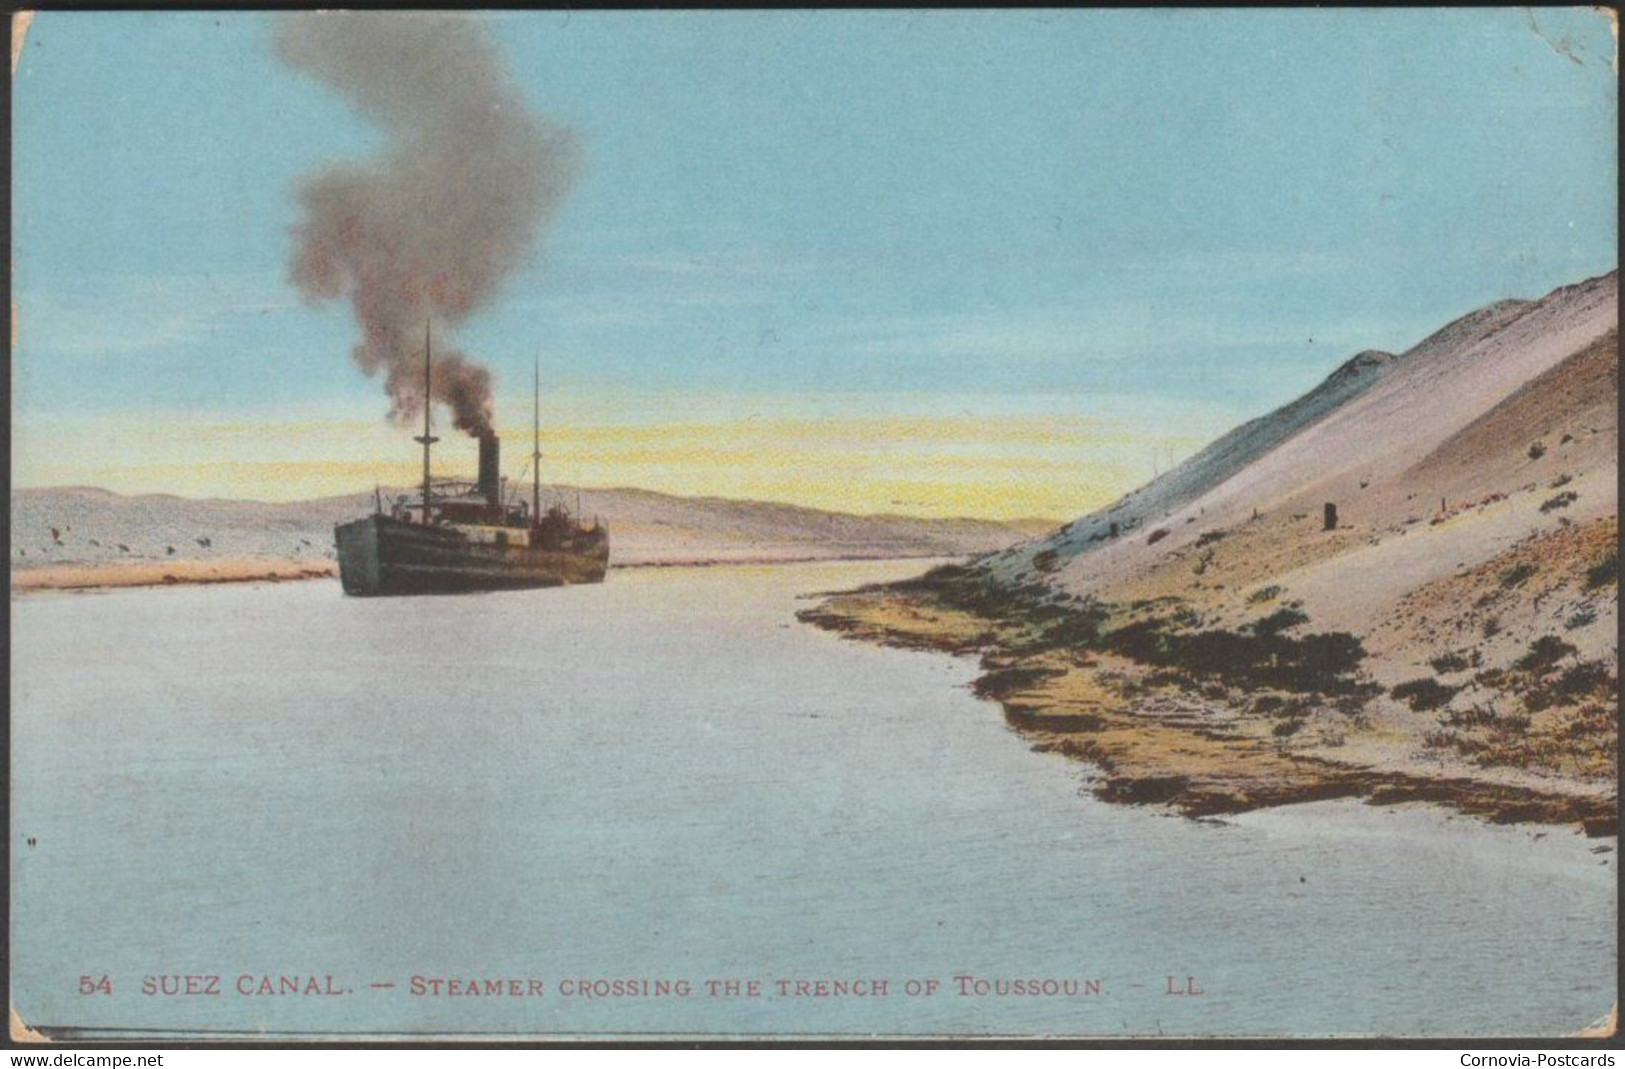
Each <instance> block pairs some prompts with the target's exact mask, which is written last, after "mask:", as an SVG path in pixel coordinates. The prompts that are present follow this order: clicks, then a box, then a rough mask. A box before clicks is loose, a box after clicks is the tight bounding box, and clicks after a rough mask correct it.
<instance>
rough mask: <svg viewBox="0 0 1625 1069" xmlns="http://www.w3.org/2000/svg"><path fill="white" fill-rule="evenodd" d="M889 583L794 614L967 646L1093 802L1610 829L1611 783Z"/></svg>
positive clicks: (921, 645) (883, 639)
mask: <svg viewBox="0 0 1625 1069" xmlns="http://www.w3.org/2000/svg"><path fill="white" fill-rule="evenodd" d="M899 587H900V588H899ZM899 587H892V588H883V589H876V590H865V591H859V592H854V593H850V594H839V595H835V596H832V597H829V598H827V599H825V600H824V601H823V602H821V603H820V604H819V605H817V606H815V607H813V608H810V609H806V610H803V611H802V612H801V613H800V614H799V615H800V617H801V619H803V620H804V621H806V622H808V623H812V624H815V625H817V626H819V627H822V628H825V629H828V630H832V631H836V632H839V633H842V634H843V635H845V636H847V637H849V638H853V639H858V640H863V641H870V642H877V643H881V644H884V645H891V646H898V647H905V648H913V649H931V650H940V651H944V652H949V653H954V654H960V655H977V656H979V657H980V658H981V664H982V667H983V668H984V669H985V674H984V675H983V676H982V677H981V678H980V679H979V680H978V681H977V682H976V684H975V689H976V691H977V693H978V694H979V695H980V696H982V697H985V698H989V699H992V700H995V701H998V702H999V703H1000V704H1001V705H1002V706H1003V708H1004V711H1005V717H1006V719H1007V721H1008V722H1009V723H1010V725H1011V726H1012V727H1013V728H1015V729H1016V730H1017V731H1019V732H1021V733H1022V734H1023V735H1024V736H1026V737H1028V738H1030V739H1031V740H1032V741H1033V742H1034V744H1035V746H1036V747H1037V748H1039V749H1041V750H1046V751H1051V752H1055V753H1062V754H1066V755H1068V756H1070V757H1074V758H1077V759H1079V760H1082V761H1086V762H1088V763H1090V764H1092V765H1094V766H1095V767H1096V768H1098V769H1099V770H1100V775H1099V776H1098V777H1097V778H1096V779H1095V780H1094V782H1093V784H1092V787H1093V791H1094V793H1095V794H1096V796H1098V797H1099V798H1101V799H1103V800H1106V801H1111V802H1128V803H1138V804H1156V805H1166V806H1168V807H1170V808H1172V809H1174V810H1176V811H1178V812H1181V813H1184V814H1186V815H1188V816H1193V817H1199V816H1209V815H1215V814H1223V813H1236V812H1243V811H1246V810H1250V809H1258V808H1263V807H1266V806H1275V805H1285V804H1290V803H1294V802H1306V801H1316V800H1322V799H1329V798H1339V797H1358V798H1363V799H1365V800H1366V801H1368V802H1370V803H1372V804H1394V803H1399V802H1433V803H1439V804H1443V805H1447V806H1451V807H1453V808H1456V809H1459V810H1461V811H1463V812H1467V813H1471V814H1474V815H1477V816H1481V817H1484V818H1486V819H1488V820H1491V821H1494V822H1497V823H1510V822H1520V821H1532V822H1538V823H1579V824H1582V825H1583V826H1584V827H1585V829H1586V831H1587V832H1588V833H1590V834H1593V835H1608V834H1615V833H1616V830H1617V823H1618V806H1617V800H1616V797H1615V793H1614V790H1613V785H1612V783H1611V782H1603V781H1600V780H1596V781H1588V780H1583V779H1579V778H1565V777H1557V776H1548V775H1537V774H1535V773H1533V772H1531V771H1529V770H1525V769H1506V768H1494V769H1481V768H1477V767H1474V766H1472V765H1469V764H1467V763H1465V762H1454V763H1452V762H1450V761H1447V760H1444V759H1441V758H1439V757H1438V756H1436V755H1433V754H1429V753H1427V752H1426V751H1425V750H1423V749H1422V748H1420V747H1418V746H1416V745H1413V743H1414V740H1411V739H1408V738H1406V737H1404V736H1403V735H1402V734H1401V733H1399V732H1396V730H1395V729H1394V726H1393V725H1392V724H1388V723H1384V722H1380V721H1374V720H1369V719H1367V718H1365V717H1363V716H1361V715H1351V714H1349V713H1348V712H1346V711H1339V710H1338V709H1336V708H1335V705H1336V702H1335V700H1328V699H1318V700H1317V704H1323V705H1325V706H1327V708H1325V709H1324V710H1322V711H1319V712H1316V713H1314V714H1311V715H1309V716H1308V717H1307V718H1305V719H1302V720H1299V721H1294V724H1295V726H1294V727H1293V729H1292V732H1291V733H1290V734H1288V735H1283V734H1282V733H1281V730H1280V726H1281V724H1283V723H1286V722H1287V721H1283V720H1282V719H1280V718H1279V716H1270V715H1262V714H1260V713H1259V712H1257V709H1258V702H1257V700H1256V696H1255V697H1254V698H1253V699H1252V700H1251V701H1250V702H1249V701H1248V700H1246V699H1244V698H1243V696H1242V695H1239V694H1237V693H1236V692H1235V691H1233V690H1227V688H1225V687H1224V686H1222V685H1218V684H1215V683H1207V684H1203V685H1201V686H1197V687H1192V686H1190V685H1189V683H1188V682H1180V683H1174V682H1170V681H1168V680H1167V679H1166V678H1165V677H1166V673H1160V674H1159V673H1158V672H1157V671H1156V670H1154V669H1153V668H1151V667H1150V666H1148V665H1146V664H1143V663H1141V662H1138V661H1136V660H1134V659H1131V658H1128V657H1123V656H1118V655H1116V654H1114V653H1111V652H1102V651H1100V650H1098V649H1084V648H1082V646H1081V645H1078V644H1073V645H1067V646H1056V645H1043V644H1034V643H1032V642H1031V641H1030V632H1028V631H1025V630H1024V626H1025V622H1023V621H1018V620H1014V619H1011V618H1009V617H1006V616H1001V615H1000V614H998V613H979V612H976V611H974V610H967V609H966V608H963V607H960V606H957V605H955V604H952V603H950V600H949V599H945V598H943V597H941V596H938V595H936V594H934V593H933V592H932V591H931V590H930V589H929V585H928V584H900V585H899ZM1344 754H1347V755H1348V756H1347V757H1344V756H1343V755H1344Z"/></svg>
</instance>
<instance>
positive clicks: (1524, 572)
mask: <svg viewBox="0 0 1625 1069" xmlns="http://www.w3.org/2000/svg"><path fill="white" fill-rule="evenodd" d="M1539 570H1540V569H1538V568H1536V567H1535V566H1534V565H1533V564H1530V563H1528V562H1527V561H1526V562H1524V563H1522V564H1514V565H1513V566H1512V567H1510V568H1507V569H1504V570H1503V571H1502V572H1501V574H1500V575H1498V576H1496V579H1497V580H1499V581H1500V583H1501V585H1502V586H1503V587H1509V588H1510V587H1515V586H1521V585H1522V584H1523V582H1524V580H1526V579H1528V578H1529V577H1530V576H1532V575H1534V574H1535V573H1536V572H1537V571H1539Z"/></svg>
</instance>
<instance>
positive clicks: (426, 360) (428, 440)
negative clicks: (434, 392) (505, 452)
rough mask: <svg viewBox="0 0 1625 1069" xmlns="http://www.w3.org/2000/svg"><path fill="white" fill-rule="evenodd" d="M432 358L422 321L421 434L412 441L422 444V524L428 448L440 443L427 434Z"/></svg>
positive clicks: (426, 498)
mask: <svg viewBox="0 0 1625 1069" xmlns="http://www.w3.org/2000/svg"><path fill="white" fill-rule="evenodd" d="M431 360H432V358H431V357H430V355H429V320H427V319H426V320H424V321H423V434H422V436H421V437H418V438H414V439H412V440H413V441H414V442H422V443H423V522H424V523H425V524H427V523H428V522H429V447H430V446H431V445H434V443H436V442H438V441H440V439H438V438H436V437H435V436H434V435H432V434H430V433H429V416H430V413H429V391H430V384H431V379H430V375H429V367H430V363H431Z"/></svg>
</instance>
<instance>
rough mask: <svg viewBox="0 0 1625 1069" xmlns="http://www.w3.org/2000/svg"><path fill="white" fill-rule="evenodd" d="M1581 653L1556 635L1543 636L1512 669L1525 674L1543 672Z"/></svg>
mask: <svg viewBox="0 0 1625 1069" xmlns="http://www.w3.org/2000/svg"><path fill="white" fill-rule="evenodd" d="M1579 652H1580V651H1579V649H1578V648H1577V647H1575V646H1574V645H1572V644H1571V643H1568V642H1564V641H1563V640H1562V639H1560V638H1558V637H1557V636H1556V635H1542V636H1540V637H1539V638H1537V639H1535V641H1533V642H1531V643H1530V644H1529V651H1528V652H1527V653H1525V654H1524V655H1523V656H1522V657H1519V658H1518V659H1517V660H1516V661H1513V662H1512V667H1514V668H1516V669H1518V670H1519V671H1523V672H1542V671H1545V670H1546V669H1548V668H1550V667H1552V666H1553V665H1555V664H1556V663H1557V662H1558V661H1561V660H1562V659H1563V658H1565V657H1568V656H1570V655H1571V654H1575V653H1579Z"/></svg>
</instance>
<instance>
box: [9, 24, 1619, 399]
mask: <svg viewBox="0 0 1625 1069" xmlns="http://www.w3.org/2000/svg"><path fill="white" fill-rule="evenodd" d="M1532 18H1533V19H1534V20H1538V23H1532ZM490 22H491V28H492V31H493V33H494V34H495V36H496V37H497V39H498V41H499V42H500V44H501V46H502V47H503V48H504V50H505V51H506V52H507V53H508V54H509V56H510V57H511V60H512V64H513V67H514V69H515V71H516V72H517V74H518V76H519V78H520V80H521V82H522V83H523V85H524V86H525V88H526V91H527V93H528V95H529V97H530V99H531V101H532V102H533V103H534V104H535V105H536V106H537V107H538V108H539V109H540V110H542V111H544V112H545V113H547V114H549V115H551V116H553V117H554V118H555V119H557V120H559V121H561V122H563V123H565V124H567V125H569V126H571V127H573V128H574V129H575V130H576V131H577V132H578V134H579V135H580V138H581V141H582V144H583V147H584V150H585V165H584V167H583V169H582V173H581V179H580V182H579V184H578V186H577V188H576V189H575V191H574V192H573V194H572V195H571V196H570V198H569V200H568V201H567V202H566V204H565V205H564V208H563V210H562V211H561V213H560V215H559V217H558V218H557V220H556V223H555V225H554V226H553V228H552V230H551V232H550V233H549V234H548V236H547V238H546V240H545V242H544V247H543V249H542V252H541V254H540V255H539V256H538V257H537V259H536V261H535V262H534V263H533V264H532V265H531V266H530V267H528V268H527V269H526V270H525V271H524V272H523V273H522V274H521V275H520V276H519V277H517V278H516V279H514V281H513V282H512V284H511V285H510V287H509V288H508V290H507V292H506V294H505V296H504V297H503V299H502V300H500V301H499V302H498V304H497V305H496V306H495V307H494V308H492V309H491V311H490V312H489V313H488V314H486V315H484V316H483V317H482V318H481V319H479V320H478V321H477V322H475V323H474V324H472V325H471V326H470V327H469V329H467V330H466V331H465V332H464V339H465V340H466V341H467V343H468V345H469V348H470V349H471V351H472V352H473V353H475V354H476V355H479V356H481V357H483V358H485V359H486V360H487V362H488V363H489V364H491V365H492V366H493V367H494V368H495V369H496V370H497V372H498V374H499V375H505V376H506V378H507V380H508V381H509V383H510V384H512V385H513V387H514V388H515V389H519V390H520V391H521V392H522V391H523V388H524V386H525V385H526V384H527V382H526V380H528V369H529V364H530V360H531V357H532V354H533V353H537V352H539V353H540V354H541V356H542V359H543V363H544V368H545V369H546V373H547V376H548V380H549V382H550V383H552V384H554V385H555V387H556V388H559V389H563V390H565V391H570V390H578V391H598V392H599V393H605V392H607V393H609V394H611V395H612V394H613V393H614V391H616V390H621V389H637V390H645V391H646V390H651V389H653V390H670V391H674V392H676V393H683V392H691V393H696V394H707V393H709V394H717V395H733V394H740V393H743V394H749V393H752V392H772V393H778V394H796V393H807V394H818V393H822V392H825V391H831V392H834V391H840V392H842V393H846V394H855V395H856V396H857V398H858V399H857V400H854V401H852V402H851V403H853V404H857V405H861V404H862V403H863V402H862V401H861V396H862V395H864V394H874V395H880V394H888V393H892V394H895V393H908V394H919V393H924V394H932V393H938V392H940V393H942V394H944V395H953V396H954V397H956V398H963V397H965V396H967V395H969V396H985V397H995V396H1004V395H1027V396H1031V395H1036V394H1043V395H1046V396H1048V397H1051V398H1054V397H1064V396H1077V397H1079V398H1080V399H1083V400H1080V404H1086V403H1098V402H1099V399H1100V398H1104V397H1110V398H1113V399H1114V400H1113V402H1112V403H1113V405H1114V406H1117V407H1118V408H1119V411H1121V406H1123V405H1128V406H1132V405H1133V404H1134V403H1135V399H1137V398H1144V399H1146V400H1147V401H1148V402H1156V401H1159V400H1164V401H1165V400H1169V399H1178V400H1187V399H1200V400H1202V401H1204V402H1208V403H1210V404H1211V405H1214V406H1217V407H1219V408H1221V409H1223V411H1224V412H1225V413H1228V414H1233V415H1234V416H1235V417H1236V418H1244V417H1247V416H1250V415H1253V414H1256V413H1257V412H1259V411H1261V410H1263V409H1264V408H1266V407H1268V406H1269V405H1271V404H1274V403H1279V402H1281V401H1283V400H1286V399H1287V398H1289V397H1290V396H1292V395H1294V394H1296V393H1298V392H1300V391H1301V390H1303V389H1305V388H1307V387H1309V386H1310V385H1312V384H1313V383H1314V382H1315V381H1317V380H1318V379H1319V378H1320V377H1321V376H1323V375H1324V374H1325V373H1326V372H1327V371H1329V370H1330V369H1331V368H1332V367H1333V366H1335V364H1336V363H1337V362H1338V361H1340V360H1341V359H1343V358H1344V357H1346V356H1347V355H1349V354H1350V353H1352V352H1353V351H1355V350H1358V349H1361V348H1366V347H1388V348H1397V347H1403V346H1405V345H1408V344H1410V343H1413V342H1415V341H1416V340H1418V339H1419V337H1420V336H1422V335H1423V334H1425V333H1426V332H1428V331H1429V330H1431V329H1432V328H1434V327H1436V326H1438V325H1439V324H1441V323H1442V322H1443V321H1445V320H1446V319H1448V318H1450V317H1452V316H1455V315H1458V314H1461V313H1463V312H1466V311H1468V310H1470V309H1472V308H1474V307H1476V306H1478V305H1481V304H1483V303H1486V302H1488V301H1491V300H1494V299H1497V298H1500V297H1504V296H1535V295H1538V294H1540V293H1543V292H1545V291H1546V290H1548V289H1550V288H1552V287H1553V286H1556V285H1560V284H1562V283H1565V282H1569V281H1573V280H1575V279H1578V278H1580V277H1584V276H1587V275H1591V274H1596V273H1599V272H1603V271H1606V270H1609V269H1611V268H1613V267H1614V266H1615V257H1616V253H1615V250H1616V245H1617V216H1616V205H1615V194H1614V190H1615V186H1616V145H1615V135H1614V131H1615V128H1616V119H1615V113H1616V109H1617V83H1616V76H1615V74H1614V73H1613V72H1612V70H1611V69H1610V62H1611V59H1612V56H1613V43H1612V40H1611V38H1610V36H1609V33H1608V29H1607V25H1606V23H1605V22H1604V20H1603V19H1601V18H1600V17H1598V16H1596V15H1593V14H1591V13H1589V12H1587V11H1585V10H1582V9H1576V10H1574V11H1555V10H1541V11H1538V12H1536V14H1535V15H1534V16H1531V15H1530V14H1529V13H1528V12H1526V11H1524V10H1521V9H1504V10H1482V9H1481V10H1443V11H1403V10H1388V11H1330V12H1313V11H1300V12H1287V11H1252V12H1241V13H1238V12H1229V13H1226V12H1193V11H1161V12H1158V11H1131V12H1091V11H1083V12H1067V11H1044V12H1029V13H1015V12H996V13H989V12H970V11H965V12H948V11H934V12H918V13H911V12H897V11H894V12H816V13H772V12H769V13H749V12H711V13H704V12H701V13H680V12H671V13H639V12H624V13H610V12H596V13H585V14H583V13H574V14H566V13H551V14H530V13H517V12H516V13H504V14H498V15H494V16H490ZM1537 29H1538V31H1539V32H1537ZM269 37H270V22H269V16H264V15H259V14H252V13H237V14H228V13H213V14H211V13H198V14H194V13H170V12H166V13H146V14H105V13H60V12H48V13H45V14H42V15H40V16H39V17H38V19H37V20H36V21H35V23H34V25H33V29H32V30H31V32H30V34H29V37H28V42H27V48H26V51H25V53H24V55H23V57H22V61H21V67H20V69H19V72H18V75H17V78H16V81H15V83H14V84H15V103H14V107H15V114H14V123H15V127H14V128H15V141H14V222H13V225H14V243H15V248H14V259H15V271H16V273H15V283H14V285H15V297H16V300H17V306H18V312H19V316H20V332H19V349H18V352H17V356H16V363H15V384H16V390H17V392H16V404H17V406H18V410H19V412H20V413H26V414H28V415H30V416H34V417H43V418H46V419H48V418H49V416H50V414H51V413H63V414H67V413H70V412H71V413H74V414H76V415H78V416H83V415H85V414H87V413H93V412H104V411H106V412H117V411H126V412H127V411H129V410H132V409H146V408H153V409H159V410H168V409H176V408H201V409H206V410H209V411H219V412H230V411H232V410H234V409H239V408H246V409H253V410H256V411H268V410H277V409H285V410H295V409H300V408H302V407H314V408H320V409H322V410H323V411H352V412H354V411H362V412H365V413H367V414H369V415H370V414H373V413H377V414H379V415H380V416H381V414H382V412H383V411H384V409H385V407H386V403H385V400H384V398H383V395H382V391H381V389H380V387H379V385H378V384H377V383H375V382H371V381H368V380H366V379H365V378H364V377H363V376H362V375H361V374H360V372H358V371H357V370H356V369H355V368H354V367H353V366H352V365H351V363H350V361H349V359H348V352H349V349H350V346H351V344H352V341H353V334H354V328H353V326H352V323H351V319H350V314H349V310H348V308H347V307H346V306H344V305H342V304H333V305H327V306H322V307H306V306H303V305H301V303H300V302H299V300H298V298H297V296H296V294H295V293H294V291H293V289H292V288H291V287H290V286H289V285H288V284H287V283H286V281H285V263H286V260H287V256H288V251H289V238H288V228H289V226H290V225H291V223H292V222H293V219H294V216H295V205H294V201H293V198H292V195H291V192H290V191H291V187H292V184H293V182H294V180H295V179H296V177H297V176H299V175H300V174H301V173H303V172H305V171H307V170H309V169H310V168H312V167H313V166H316V165H317V164H319V163H320V162H322V161H324V160H329V159H333V158H337V157H344V156H354V155H361V154H365V153H366V152H367V151H368V150H369V148H370V147H372V146H375V145H377V144H378V138H377V135H376V134H375V133H374V132H373V131H371V130H369V129H368V128H367V126H366V125H365V124H364V123H362V122H361V121H360V120H358V119H357V118H355V117H354V116H352V115H351V114H349V113H348V112H347V111H346V110H345V108H344V107H343V105H342V104H341V103H340V102H339V101H338V100H336V99H335V98H333V97H331V96H330V95H328V94H327V93H326V92H325V91H324V90H322V89H321V88H320V87H318V86H316V85H314V84H312V83H310V82H308V81H305V80H303V79H301V78H300V77H298V76H296V75H295V74H294V73H293V72H291V71H289V70H287V69H286V68H284V67H283V66H281V65H280V64H279V63H278V61H277V60H276V59H275V57H274V56H273V55H272V52H271V48H270V44H269ZM1090 398H1093V399H1094V402H1089V401H1088V399H1090ZM844 403H847V402H845V401H843V404H844ZM1063 407H1064V406H1063ZM1221 422H1222V420H1221Z"/></svg>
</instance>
